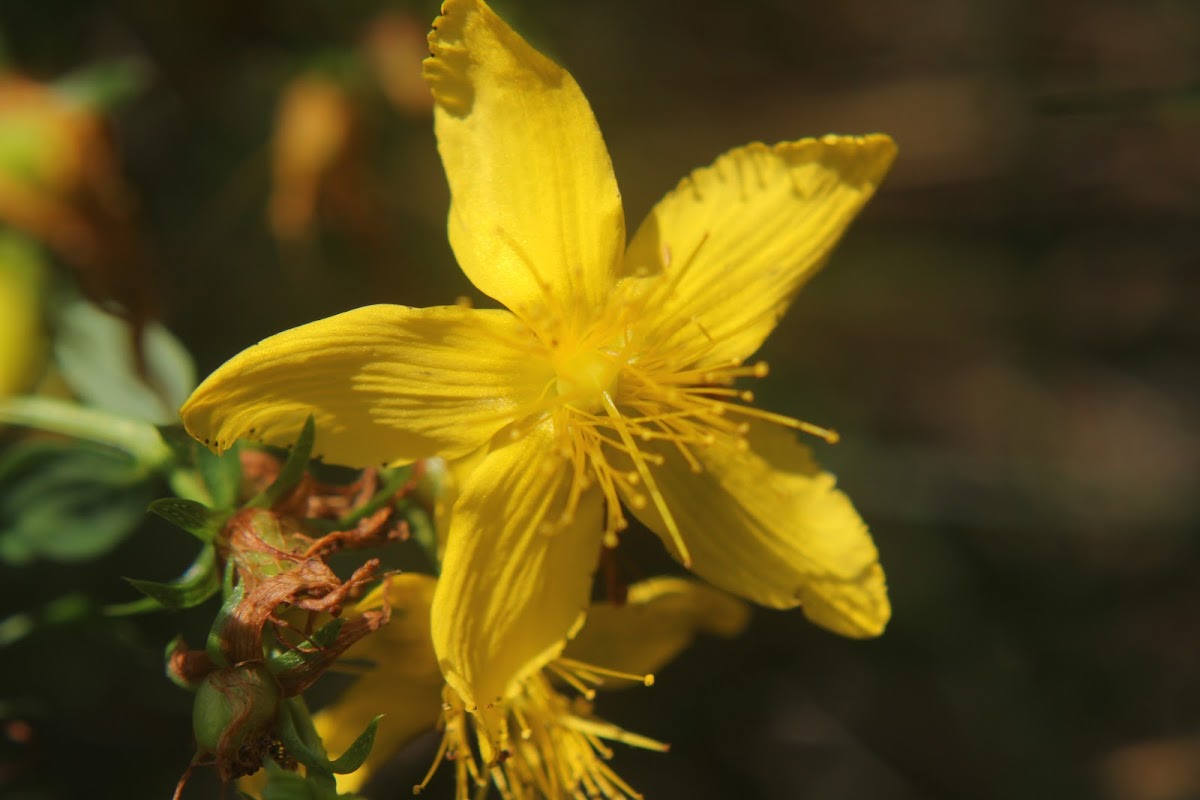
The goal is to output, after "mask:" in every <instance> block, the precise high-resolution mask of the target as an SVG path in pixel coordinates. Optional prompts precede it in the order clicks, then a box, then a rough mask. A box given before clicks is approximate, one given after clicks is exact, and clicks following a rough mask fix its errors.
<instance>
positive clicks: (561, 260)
mask: <svg viewBox="0 0 1200 800" xmlns="http://www.w3.org/2000/svg"><path fill="white" fill-rule="evenodd" d="M429 47H430V52H431V53H432V55H431V57H430V58H429V59H427V60H426V62H425V76H426V78H427V79H428V81H429V84H430V86H431V88H432V89H433V95H434V99H435V100H436V102H437V105H436V109H435V117H434V118H435V122H436V131H437V137H438V149H439V150H440V151H441V154H442V161H443V163H444V164H445V167H446V176H447V178H448V179H449V182H450V194H451V206H450V244H451V246H452V247H453V248H454V254H455V256H456V257H457V258H458V263H459V265H460V266H461V267H462V269H463V271H464V272H465V273H466V274H467V277H469V278H470V279H471V281H472V282H473V283H474V284H475V285H476V286H477V287H478V288H479V289H480V290H481V291H483V292H484V293H486V294H488V295H490V296H492V297H494V298H495V299H497V300H499V301H500V302H502V303H504V304H505V305H507V306H508V307H509V308H510V309H512V310H513V311H514V312H516V313H517V314H518V315H520V316H521V317H522V318H524V319H525V320H526V321H528V322H529V323H530V324H531V325H533V326H534V327H536V328H537V329H538V330H539V331H540V332H541V333H542V334H543V335H544V336H546V337H547V339H549V338H557V337H558V336H560V335H563V331H564V330H566V331H570V330H573V329H574V330H577V329H578V328H580V327H581V326H583V325H586V324H587V323H588V322H590V321H591V320H593V319H594V318H595V317H597V316H598V315H599V314H600V313H601V312H602V310H603V309H604V306H605V300H606V298H607V297H608V294H609V292H610V291H611V289H612V285H613V282H614V279H615V277H616V272H617V270H618V269H619V264H620V259H621V251H622V249H623V248H624V246H625V221H624V212H623V211H622V208H621V196H620V193H619V192H618V190H617V183H616V179H615V177H614V176H613V171H612V164H611V162H610V161H609V158H608V151H607V149H606V148H605V146H604V140H603V139H602V138H601V135H600V129H599V127H598V126H597V124H596V120H595V118H594V117H593V115H592V110H591V107H590V106H589V105H588V102H587V99H586V98H585V97H584V96H583V93H582V92H581V91H580V89H579V86H578V85H576V83H575V81H574V79H573V78H572V77H571V76H570V75H569V74H568V73H567V72H566V71H565V70H563V69H562V68H561V67H559V66H558V65H556V64H554V63H553V62H551V61H550V60H549V59H547V58H546V57H545V56H543V55H542V54H541V53H539V52H537V51H536V50H534V49H533V48H532V47H530V46H529V45H528V44H527V43H526V42H525V40H524V39H522V38H521V37H520V36H518V35H517V34H516V33H515V32H514V31H513V30H512V29H511V28H509V27H508V25H507V24H505V22H504V21H503V20H501V19H500V18H499V17H497V16H496V15H495V14H494V13H493V12H492V10H491V9H490V8H488V6H487V5H486V4H485V3H483V2H479V1H478V0H449V1H448V2H446V3H445V4H444V5H443V7H442V16H441V17H439V18H438V19H437V21H436V22H435V23H434V31H433V33H431V34H430V37H429Z"/></svg>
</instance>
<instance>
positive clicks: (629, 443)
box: [601, 392, 692, 567]
mask: <svg viewBox="0 0 1200 800" xmlns="http://www.w3.org/2000/svg"><path fill="white" fill-rule="evenodd" d="M601 398H602V399H603V401H604V408H605V410H606V411H608V415H609V416H610V417H611V418H612V421H613V426H614V427H615V428H616V429H617V433H619V434H620V435H621V439H622V441H624V442H625V446H626V447H628V448H629V449H630V451H631V452H630V457H632V458H633V463H634V466H636V467H637V470H638V472H639V473H641V475H642V480H643V481H645V484H646V490H647V491H648V492H650V499H651V500H653V501H654V506H655V508H657V509H658V513H659V515H660V516H661V517H662V520H663V524H664V525H666V527H667V533H668V534H670V536H671V541H672V543H673V544H674V545H675V549H676V550H677V551H678V554H679V561H680V563H681V564H683V565H684V566H685V567H690V566H691V565H692V557H691V554H690V553H689V552H688V549H687V545H686V544H685V543H684V541H683V535H682V534H680V532H679V526H678V525H677V524H676V523H675V517H674V516H672V515H671V510H670V509H669V508H667V501H666V498H664V497H663V496H662V492H660V491H659V489H658V483H657V482H655V480H654V476H653V475H651V474H650V468H649V467H648V466H646V461H645V459H643V458H642V453H641V451H640V450H638V447H637V445H636V444H634V441H633V437H632V436H631V435H630V433H629V427H628V425H626V424H625V421H624V419H623V418H622V417H621V412H620V411H618V410H617V406H616V404H615V403H613V400H612V397H611V396H609V394H608V392H602V393H601Z"/></svg>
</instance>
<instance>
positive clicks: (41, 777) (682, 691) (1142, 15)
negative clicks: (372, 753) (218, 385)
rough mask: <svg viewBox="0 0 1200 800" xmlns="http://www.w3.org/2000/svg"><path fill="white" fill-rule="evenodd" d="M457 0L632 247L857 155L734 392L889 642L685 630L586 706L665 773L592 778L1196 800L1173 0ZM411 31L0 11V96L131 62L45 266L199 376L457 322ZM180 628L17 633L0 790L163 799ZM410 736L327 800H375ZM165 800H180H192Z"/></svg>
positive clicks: (1195, 357)
mask: <svg viewBox="0 0 1200 800" xmlns="http://www.w3.org/2000/svg"><path fill="white" fill-rule="evenodd" d="M495 6H496V7H497V9H498V10H500V11H501V12H502V13H503V14H504V15H505V16H506V18H507V19H508V20H509V21H510V23H512V24H513V25H514V27H516V28H517V29H518V30H519V31H521V32H522V33H523V34H524V35H525V36H526V37H527V38H529V39H530V40H531V41H532V42H533V43H534V44H535V45H536V46H538V47H539V48H541V49H542V50H543V51H544V52H546V53H548V54H549V55H551V56H552V57H553V58H555V59H556V60H557V61H559V63H562V64H563V65H564V66H566V67H567V68H568V69H569V70H570V71H571V72H572V73H573V74H574V75H575V77H576V79H577V80H578V81H579V83H580V84H581V85H582V87H583V88H584V90H585V92H586V93H587V95H588V97H589V98H590V100H591V102H592V104H593V107H594V109H595V112H596V115H597V117H598V119H599V121H600V124H601V127H602V128H603V130H604V133H605V137H606V139H607V141H608V144H609V146H610V149H611V152H612V158H613V162H614V166H615V169H616V172H617V176H618V179H619V181H620V184H621V187H622V192H623V195H624V198H625V204H626V214H627V217H628V220H629V227H630V229H631V230H632V228H633V226H635V225H636V223H637V222H638V220H640V218H641V217H642V215H643V214H644V213H645V212H646V211H647V210H648V209H649V208H650V206H651V205H652V203H653V202H654V201H655V200H656V199H657V198H658V197H659V196H660V195H661V194H662V193H663V192H664V191H666V190H667V189H668V188H670V187H671V186H673V185H674V183H675V182H676V181H677V180H678V179H679V178H680V177H681V176H682V175H684V174H685V173H686V172H687V171H688V170H689V169H691V168H693V167H696V166H699V165H701V164H704V163H707V162H709V161H710V160H711V159H712V158H713V157H714V156H715V155H717V154H718V153H720V152H722V151H723V150H725V149H727V148H729V147H732V146H736V145H739V144H742V143H745V142H748V141H752V140H763V141H768V142H771V141H778V140H783V139H790V138H796V137H799V136H803V135H814V134H820V133H824V132H830V131H835V132H846V133H858V132H870V131H885V132H888V133H890V134H892V135H893V136H894V137H895V138H896V140H897V141H898V143H899V145H900V158H899V161H898V162H897V164H896V167H895V170H894V172H893V173H892V175H891V176H890V178H889V179H888V181H887V182H886V183H885V185H884V186H883V189H882V191H881V192H880V193H879V195H878V196H877V198H876V199H875V200H874V201H873V202H872V204H871V205H870V207H869V208H868V209H867V211H866V212H865V213H864V214H863V215H862V217H861V219H860V220H859V221H858V222H857V223H856V224H855V226H854V227H853V228H852V229H851V231H850V233H849V235H848V237H847V239H846V240H845V242H844V244H843V245H842V246H841V247H840V249H839V250H838V252H837V253H836V254H835V256H834V258H833V259H832V260H831V262H830V264H829V266H828V268H827V269H826V271H825V272H824V273H823V274H821V275H820V276H819V277H818V278H817V279H816V280H814V281H813V282H812V283H811V284H810V286H809V287H808V288H807V289H805V291H804V292H803V294H802V295H801V296H800V298H799V299H798V301H797V302H796V304H795V306H794V307H793V309H792V311H791V313H790V314H789V315H788V317H787V318H786V319H785V320H784V322H783V323H782V325H781V326H780V328H779V330H778V331H777V333H776V334H775V335H774V337H773V338H772V339H771V340H770V341H769V343H768V344H767V346H766V349H765V352H764V353H763V355H764V357H765V358H766V359H767V360H769V361H770V362H771V363H772V366H773V367H774V369H773V374H772V377H771V378H769V379H768V380H767V381H765V382H764V385H762V386H757V387H756V393H757V394H758V395H759V397H760V399H761V402H762V404H763V405H765V406H768V407H771V408H773V409H776V410H780V411H784V412H787V413H791V414H794V415H797V416H799V417H801V418H804V419H808V420H812V421H815V422H818V423H820V424H824V425H828V426H830V427H833V428H836V429H837V430H838V431H839V432H840V433H841V434H842V437H843V442H842V443H841V444H839V445H837V446H835V447H827V446H820V447H819V448H818V451H819V457H820V458H821V460H822V461H823V462H824V463H825V464H827V465H829V466H830V467H831V468H832V469H833V470H834V471H835V472H836V473H837V474H838V476H839V480H840V483H841V485H842V486H843V488H845V489H846V491H847V492H849V493H850V495H851V496H852V497H853V498H854V499H855V501H856V503H857V505H858V506H859V508H860V510H861V512H862V513H863V515H864V516H865V517H866V518H867V520H868V521H869V522H870V524H871V526H872V529H873V532H874V535H875V538H876V541H877V542H878V546H879V549H880V551H881V554H882V559H883V563H884V565H885V568H886V569H887V572H888V575H889V580H890V585H891V591H892V596H893V601H894V606H895V616H894V620H893V622H892V625H891V627H890V628H889V630H888V631H887V633H886V635H885V636H883V637H882V638H881V639H879V640H877V641H871V642H851V641H844V640H840V639H837V638H836V637H834V636H832V635H828V634H826V633H824V632H822V631H819V630H817V629H815V628H813V627H811V626H810V625H808V624H807V623H805V621H804V620H803V618H802V615H801V614H799V613H790V614H785V613H775V612H765V611H764V612H758V613H757V614H756V616H755V618H754V620H753V622H752V624H751V627H750V629H749V631H748V632H747V634H746V635H745V636H744V637H743V638H742V639H741V640H739V641H737V642H736V643H732V644H731V643H728V642H718V641H701V642H699V643H698V644H697V646H696V647H694V648H693V649H692V650H691V651H689V653H687V654H686V655H685V656H684V657H683V658H682V659H681V660H680V661H678V662H677V663H675V664H673V665H672V666H670V667H668V668H667V669H665V670H664V671H663V672H662V673H661V674H660V675H659V680H658V683H657V685H656V686H654V687H653V688H652V689H638V690H632V691H627V692H622V693H616V694H613V695H610V696H605V697H604V698H603V699H602V700H601V702H600V706H599V712H600V714H601V715H602V716H604V717H606V718H608V719H611V720H614V721H616V722H618V723H619V724H621V725H623V726H625V727H627V728H630V729H632V730H636V731H639V732H643V733H646V734H649V735H653V736H655V737H658V738H660V739H664V740H667V741H670V742H671V743H672V746H673V749H672V752H671V753H670V754H669V755H667V756H659V755H654V754H650V753H643V752H638V751H632V750H627V749H626V750H620V751H619V752H618V755H617V760H616V764H615V766H616V767H617V770H618V772H619V773H620V774H621V775H622V776H624V777H626V778H627V779H628V780H629V781H630V782H631V783H632V784H633V785H634V786H636V787H638V788H639V789H641V790H643V791H644V792H645V793H646V794H647V796H649V797H651V798H668V797H692V798H727V797H762V798H780V799H782V798H813V799H814V800H815V799H817V798H820V799H822V800H826V799H827V800H851V799H857V798H870V799H874V800H902V799H903V800H910V799H915V798H996V799H997V800H999V799H1001V798H1003V799H1005V800H1008V799H1010V798H1011V799H1013V800H1015V799H1016V798H1031V797H1053V798H1092V797H1096V798H1108V799H1109V800H1185V799H1186V798H1196V797H1200V493H1198V492H1197V490H1196V484H1197V477H1200V447H1198V446H1197V445H1198V442H1197V439H1198V436H1200V420H1198V419H1197V408H1200V402H1198V401H1200V349H1198V348H1197V344H1198V340H1200V272H1198V271H1197V268H1198V267H1200V263H1198V262H1200V6H1198V5H1197V4H1196V3H1194V2H1191V1H1190V0H1140V1H1139V2H1134V1H1133V0H1054V1H1053V2H1047V3H1031V2H1023V3H1022V2H1011V0H928V1H927V2H921V3H891V2H883V1H882V0H835V1H833V2H819V3H818V2H807V1H802V2H801V1H789V0H746V2H740V3H728V2H726V3H721V2H712V0H695V1H694V2H691V3H687V4H680V3H672V2H662V1H661V0H640V1H639V2H636V3H635V2H612V0H576V1H575V2H572V3H556V2H548V1H547V0H503V1H502V0H497V2H496V3H495ZM436 12H437V8H436V4H434V3H430V2H399V1H397V2H392V3H380V2H366V1H363V2H345V1H344V0H342V1H341V2H335V1H334V0H287V2H284V1H283V0H259V1H258V2H245V1H244V0H241V1H239V2H235V1H234V0H203V1H201V0H170V1H169V2H164V1H163V0H112V1H111V2H83V1H82V0H47V2H40V3H24V2H18V1H17V0H9V1H8V2H2V3H0V33H2V35H3V41H4V44H5V58H6V61H7V67H6V69H8V70H10V71H11V72H15V73H19V74H21V75H24V76H26V77H28V78H31V79H35V80H38V81H54V80H58V79H60V78H62V76H64V75H68V74H71V73H76V72H78V71H79V70H81V69H83V68H85V67H88V66H89V65H94V64H97V63H104V62H110V61H112V60H113V59H119V60H123V61H125V62H127V63H132V64H133V65H134V68H135V71H136V72H137V73H138V74H139V75H140V77H139V78H137V80H135V81H134V83H135V84H137V86H136V89H134V90H131V91H128V92H126V93H125V96H124V97H123V98H122V99H121V101H120V102H117V103H114V104H112V105H111V107H110V109H109V111H108V113H107V115H106V116H107V124H108V125H109V128H108V135H110V136H111V139H110V140H109V141H110V142H111V144H112V151H111V152H108V151H105V152H106V153H107V155H101V156H96V158H97V159H98V160H100V161H111V163H110V164H109V166H110V167H111V171H112V172H113V174H115V175H116V176H117V177H115V178H114V177H113V175H107V177H105V176H101V178H97V179H96V180H97V181H99V182H100V185H102V186H103V185H109V186H110V188H111V186H112V185H115V184H119V185H120V187H119V188H120V192H121V194H122V197H123V198H124V201H123V202H122V203H120V204H118V206H117V207H118V208H119V212H113V213H114V214H115V216H111V215H110V216H108V217H106V216H105V215H104V214H103V213H99V212H97V214H98V216H95V217H94V218H92V219H91V222H90V223H89V224H91V225H92V230H93V232H97V233H96V236H97V237H99V239H98V241H99V242H100V244H96V245H95V247H96V248H99V250H104V248H106V247H109V248H112V252H109V251H107V250H105V251H104V252H103V253H100V254H99V255H98V254H97V252H99V251H95V252H92V256H93V259H92V261H90V262H89V261H88V259H87V258H86V257H84V258H80V257H79V254H78V253H74V254H72V253H70V252H65V253H64V252H57V253H55V254H53V255H52V256H50V258H51V259H52V260H54V261H55V263H57V264H59V265H60V267H59V269H60V270H61V272H62V274H63V275H69V274H75V275H77V276H78V277H77V278H71V279H69V280H81V281H84V282H85V283H86V282H87V281H89V280H91V281H99V282H100V285H101V287H102V288H101V290H100V292H101V294H105V293H107V295H108V296H109V297H115V298H116V299H117V300H119V301H121V302H123V303H125V304H127V305H128V306H130V307H132V308H133V309H134V311H135V312H136V313H137V314H139V315H141V316H142V317H144V318H146V319H158V320H161V321H162V322H163V323H165V324H166V325H167V327H169V328H170V329H171V330H173V331H174V332H175V333H176V334H177V335H178V336H179V338H180V339H181V340H182V341H183V342H184V343H185V344H186V346H187V347H188V349H190V351H191V352H192V353H193V355H194V357H195V359H196V362H197V364H198V367H199V370H200V373H201V374H206V373H207V372H208V371H209V370H211V369H213V368H214V367H216V366H217V365H218V364H220V363H221V362H222V361H223V360H224V359H226V358H228V357H229V356H231V355H233V354H234V353H235V352H237V351H238V350H240V349H241V348H243V347H245V346H246V345H248V344H250V343H252V342H254V341H257V340H258V339H260V338H262V337H264V336H266V335H269V334H271V333H273V332H276V331H278V330H280V329H282V328H285V327H289V326H292V325H296V324H300V323H302V322H306V321H309V320H312V319H315V318H317V317H320V316H325V315H328V314H332V313H335V312H339V311H343V310H346V309H350V308H353V307H356V306H360V305H365V304H368V303H374V302H399V303H404V304H408V305H416V306H420V305H429V304H444V303H450V302H453V301H454V300H455V298H456V297H459V296H471V297H474V299H475V300H476V302H478V303H480V304H483V303H485V301H484V299H483V298H480V297H478V296H477V294H476V293H475V292H474V290H473V288H472V287H471V286H470V285H469V284H468V283H467V282H466V280H465V279H464V278H463V276H462V275H461V274H460V273H459V272H458V271H457V269H456V267H455V265H454V260H453V256H452V254H451V252H450V250H449V247H448V245H447V243H446V238H445V213H446V208H447V200H448V198H447V191H446V187H445V183H444V178H443V177H442V173H441V167H440V164H439V162H438V159H437V155H436V150H435V142H434V139H433V136H432V131H431V123H430V119H429V107H428V98H427V95H426V94H425V92H424V90H423V88H422V86H421V84H420V83H419V81H414V79H415V78H416V76H417V72H418V69H419V66H418V64H419V60H420V57H421V56H422V54H423V36H424V32H425V30H426V28H427V26H428V23H429V22H430V21H431V20H432V18H433V17H434V16H435V15H436ZM3 114H4V111H3V107H2V106H0V125H2V124H3V116H2V115H3ZM102 171H103V170H102ZM106 181H107V183H105V182H106ZM114 182H115V183H114ZM110 239H111V240H112V241H109V240H110ZM118 239H120V241H119V242H118V241H117V240H118ZM112 253H117V254H118V255H112ZM106 254H107V255H106ZM73 255H74V257H73ZM72 270H73V273H72ZM6 435H9V434H6ZM177 534H178V532H177V531H172V530H170V529H167V528H165V527H160V526H155V525H153V524H147V525H146V526H144V527H143V528H141V529H140V530H139V531H138V532H137V533H136V534H135V535H134V536H133V537H132V538H130V539H128V540H127V541H125V542H124V543H123V544H121V545H120V546H119V547H117V548H116V549H115V550H113V551H112V552H111V553H109V554H108V555H107V556H104V557H102V558H99V559H97V560H94V561H91V562H86V563H76V564H62V563H57V562H55V561H53V560H46V559H42V560H37V561H35V562H33V563H31V564H29V565H27V566H24V567H20V568H18V567H14V566H4V567H0V600H2V602H3V609H4V613H5V614H8V613H13V612H16V611H19V610H22V609H30V608H44V607H45V606H46V604H48V603H52V601H53V600H54V599H55V598H56V597H60V596H62V595H63V594H64V593H67V592H75V591H84V592H86V593H88V594H90V595H91V596H94V597H97V598H101V599H104V600H106V601H117V600H122V599H129V589H128V587H127V586H126V585H125V584H123V583H122V582H121V581H120V576H122V575H134V576H139V577H156V578H158V579H165V578H166V577H167V576H170V575H174V574H176V573H177V572H178V571H179V570H181V569H182V568H183V567H184V566H185V565H186V564H187V563H188V560H189V558H190V557H191V547H190V544H189V543H188V542H187V541H186V537H183V536H179V535H177ZM656 547H657V546H656V545H654V544H653V542H650V541H649V539H648V537H646V538H644V539H642V540H640V541H639V540H638V537H637V536H635V535H631V536H630V537H629V545H628V553H627V555H628V556H629V560H630V561H631V562H632V563H635V564H637V565H639V566H638V569H641V570H643V571H644V574H651V573H652V572H654V571H655V570H657V569H659V568H669V567H670V565H669V564H668V562H667V560H666V559H665V558H663V557H662V556H661V554H660V553H659V552H658V551H657V550H656ZM52 607H53V606H51V608H52ZM52 616H53V615H52V614H51V615H50V617H52ZM211 616H212V609H200V610H198V611H196V612H195V613H193V612H188V613H185V614H176V615H160V616H155V617H147V618H138V619H133V620H123V621H120V622H115V623H114V622H109V623H104V624H102V625H101V624H99V623H94V624H88V625H83V624H66V625H58V626H55V625H47V626H46V627H45V628H43V629H41V630H38V631H36V632H34V633H33V634H31V635H29V636H27V637H25V638H23V639H22V640H21V641H20V642H17V643H16V644H13V645H12V646H10V647H7V648H4V649H0V711H2V712H3V717H4V718H5V719H6V720H7V721H8V722H7V724H6V726H5V728H4V729H3V731H0V733H3V736H0V739H3V745H0V746H2V748H3V749H2V750H0V754H2V755H0V794H3V795H4V796H5V797H15V798H17V797H19V798H68V797H84V796H93V797H118V796H120V797H160V798H165V797H168V796H169V795H170V792H171V790H172V789H173V787H174V785H175V781H176V779H177V778H178V775H179V774H180V772H181V771H182V769H183V767H184V766H185V765H186V763H187V761H188V760H189V758H190V755H191V734H190V722H189V716H190V702H191V699H190V697H189V696H187V695H186V694H185V693H183V692H182V691H179V690H177V689H176V688H175V687H174V686H172V685H170V684H169V683H167V681H166V680H165V679H164V678H163V677H162V661H161V653H162V647H163V646H164V645H165V644H166V642H167V641H168V640H169V639H170V638H171V637H172V636H174V634H175V633H177V632H181V631H182V632H185V633H189V636H190V638H191V639H192V640H193V641H195V640H199V639H200V637H201V636H202V634H203V631H204V629H205V628H206V626H207V624H208V622H209V621H210V620H211ZM48 618H49V617H48ZM51 621H52V620H51ZM335 683H336V681H335ZM327 691H332V690H327ZM14 720H20V722H21V724H20V725H16V726H14V725H13V724H12V723H13V721H14ZM434 744H435V742H434V740H433V739H432V738H431V737H430V738H427V739H423V740H419V741H417V742H416V743H414V745H413V746H412V748H410V750H409V751H408V752H406V753H405V754H404V755H403V756H402V757H401V759H399V760H398V761H397V762H396V764H395V765H393V766H392V767H391V768H389V769H388V770H387V771H385V773H384V774H382V775H381V776H380V778H379V780H377V781H376V782H375V783H374V784H372V788H371V790H370V792H369V794H370V796H371V797H403V796H408V793H409V787H410V786H411V785H412V784H413V783H414V782H415V781H416V780H418V779H419V778H420V776H421V774H423V772H424V769H425V767H426V766H427V763H428V759H429V758H430V757H431V755H432V752H433V749H434ZM205 780H206V779H205V778H203V777H202V778H200V779H198V781H197V783H196V784H195V785H193V786H192V787H191V788H190V789H189V792H188V795H190V796H193V797H203V796H216V793H217V791H218V790H217V788H216V784H215V782H208V783H206V782H205ZM448 791H449V789H448V786H447V785H446V784H445V783H444V782H443V783H441V784H440V788H439V789H438V792H439V793H445V792H448ZM441 796H448V795H441Z"/></svg>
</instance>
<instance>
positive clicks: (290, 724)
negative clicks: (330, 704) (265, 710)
mask: <svg viewBox="0 0 1200 800" xmlns="http://www.w3.org/2000/svg"><path fill="white" fill-rule="evenodd" d="M279 741H280V742H282V743H283V746H284V748H285V749H286V750H287V751H288V755H290V756H291V757H292V758H294V759H296V760H297V761H299V762H300V763H301V764H303V765H304V766H305V767H307V768H308V777H309V778H310V779H314V780H318V781H319V782H320V783H321V784H327V785H331V786H333V787H336V785H337V783H336V781H334V778H333V770H332V769H331V765H330V763H329V759H328V758H327V757H326V756H325V753H324V749H323V748H322V747H321V739H320V737H319V736H317V732H316V730H315V729H314V728H313V727H312V719H311V717H309V715H308V710H307V708H306V707H305V706H304V704H303V701H302V700H301V699H300V698H298V697H294V698H291V699H290V700H288V701H287V702H286V703H284V707H283V713H282V714H280V715H279ZM314 748H315V749H314Z"/></svg>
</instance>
